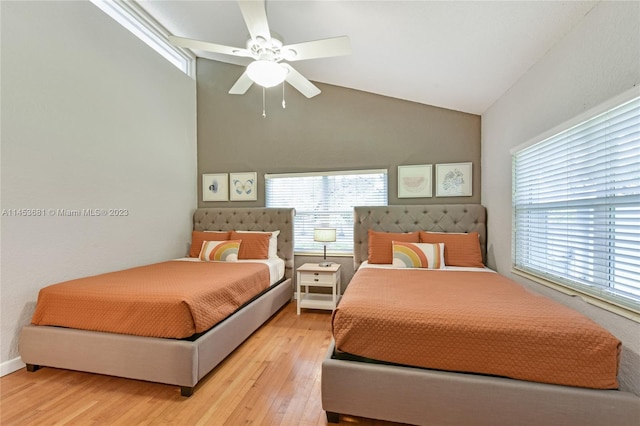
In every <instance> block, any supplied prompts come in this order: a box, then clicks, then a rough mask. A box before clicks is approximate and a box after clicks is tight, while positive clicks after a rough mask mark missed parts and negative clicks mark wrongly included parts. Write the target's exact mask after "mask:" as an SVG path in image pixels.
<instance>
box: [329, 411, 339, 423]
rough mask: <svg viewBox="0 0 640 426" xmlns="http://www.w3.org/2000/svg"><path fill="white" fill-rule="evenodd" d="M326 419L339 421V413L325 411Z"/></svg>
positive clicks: (334, 421) (331, 421)
mask: <svg viewBox="0 0 640 426" xmlns="http://www.w3.org/2000/svg"><path fill="white" fill-rule="evenodd" d="M327 421H328V422H329V423H340V413H334V412H332V411H327Z"/></svg>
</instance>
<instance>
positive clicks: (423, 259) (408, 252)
mask: <svg viewBox="0 0 640 426" xmlns="http://www.w3.org/2000/svg"><path fill="white" fill-rule="evenodd" d="M392 244H393V266H397V267H400V268H427V269H442V268H444V243H434V244H429V243H403V242H401V241H393V242H392Z"/></svg>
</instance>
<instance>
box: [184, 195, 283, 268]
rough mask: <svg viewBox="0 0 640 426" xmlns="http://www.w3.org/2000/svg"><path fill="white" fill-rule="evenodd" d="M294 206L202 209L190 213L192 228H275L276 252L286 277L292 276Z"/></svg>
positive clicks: (270, 229)
mask: <svg viewBox="0 0 640 426" xmlns="http://www.w3.org/2000/svg"><path fill="white" fill-rule="evenodd" d="M294 216H295V210H294V209H287V208H265V207H244V208H201V209H197V210H196V211H195V213H194V214H193V229H194V230H195V231H230V230H239V231H275V230H280V234H279V235H278V255H279V256H280V257H281V258H283V259H284V261H285V276H286V277H287V278H292V277H293V268H294V254H293V219H294Z"/></svg>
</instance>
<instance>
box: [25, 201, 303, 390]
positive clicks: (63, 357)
mask: <svg viewBox="0 0 640 426" xmlns="http://www.w3.org/2000/svg"><path fill="white" fill-rule="evenodd" d="M294 214H295V212H294V210H293V209H284V208H282V209H281V208H201V209H197V210H196V211H195V213H194V215H193V230H194V231H195V232H194V237H193V238H194V240H193V241H194V242H195V241H196V237H195V235H196V234H200V233H201V232H202V231H240V232H250V233H252V234H251V235H257V233H259V232H260V231H262V232H270V233H272V234H275V233H274V232H272V231H279V234H278V235H277V242H276V240H273V239H272V240H270V242H269V243H268V244H270V247H269V250H271V251H276V252H277V257H278V258H280V259H281V260H280V262H275V263H276V264H278V265H279V266H276V267H272V266H268V265H266V264H263V263H269V262H267V261H264V262H263V263H254V262H249V263H246V264H243V265H245V269H249V268H255V270H256V273H258V274H262V277H261V278H266V279H268V282H267V283H266V284H260V285H262V287H264V288H262V289H260V290H259V291H258V294H257V295H256V296H247V295H245V294H239V293H238V292H236V293H232V294H231V295H229V296H228V297H229V298H231V299H233V300H234V303H236V304H237V305H238V307H237V308H228V307H227V308H225V309H229V310H230V311H229V312H227V313H226V314H225V315H224V318H213V315H209V312H207V309H203V308H201V307H200V308H195V309H193V308H192V310H188V309H186V310H185V306H184V305H189V304H190V303H191V301H190V300H186V302H184V303H181V305H182V306H178V307H176V308H168V307H167V306H168V305H163V303H164V300H159V301H157V302H158V304H156V305H153V306H151V308H149V309H151V310H153V309H155V310H157V309H162V310H163V312H165V311H166V312H172V313H173V311H175V315H176V317H175V318H177V319H176V323H178V322H181V321H182V319H188V320H189V321H184V322H190V323H191V324H192V325H188V326H185V327H183V326H182V325H181V326H180V327H176V328H177V329H178V331H174V329H173V328H171V327H168V328H167V330H161V331H158V330H155V329H148V328H147V329H142V328H140V330H138V331H136V333H138V335H130V334H122V333H123V332H122V331H121V330H120V329H118V328H117V327H119V324H117V323H118V322H122V321H121V320H120V319H119V318H118V317H113V318H111V321H110V322H111V323H116V324H115V325H108V326H104V327H106V328H104V329H101V328H95V327H94V328H93V329H91V330H87V329H76V328H71V327H72V325H71V326H50V325H34V324H31V325H28V326H25V327H24V328H23V329H22V331H21V334H20V341H19V351H20V356H21V358H22V360H23V362H24V363H25V364H26V365H27V370H29V371H36V370H38V369H39V368H40V367H41V366H47V367H55V368H64V369H70V370H78V371H86V372H91V373H99V374H106V375H112V376H119V377H126V378H131V379H137V380H146V381H151V382H159V383H166V384H171V385H176V386H179V387H180V392H181V394H182V395H183V396H190V395H192V393H193V391H194V387H195V386H196V384H197V383H198V381H200V380H201V379H202V378H203V377H204V376H205V375H207V374H208V373H209V372H210V371H211V370H212V369H214V368H215V367H216V366H217V365H218V364H219V363H220V362H221V361H222V360H224V359H225V358H226V357H227V355H229V354H230V353H231V352H233V350H234V349H235V348H237V347H238V346H239V345H240V344H241V343H242V342H243V341H244V340H245V339H246V338H247V337H249V336H250V335H251V334H252V333H253V332H254V331H255V330H256V329H258V328H259V327H260V326H261V325H262V324H263V323H264V322H265V321H266V320H267V319H269V318H270V317H271V316H272V315H273V314H274V313H276V312H277V311H278V310H279V309H280V308H281V307H282V306H284V305H285V304H286V303H288V302H289V301H291V300H292V297H293V284H292V277H293V266H294V258H293V220H294ZM212 234H213V233H212ZM225 234H226V233H225ZM207 235H208V234H207ZM251 235H249V234H244V236H241V237H238V238H245V240H246V241H249V239H250V237H251ZM236 236H237V235H236ZM208 239H209V238H207V240H208ZM212 239H213V238H212ZM261 241H263V240H262V239H261ZM198 244H202V243H201V242H200V241H197V242H196V244H195V245H198ZM195 245H194V246H195ZM219 247H222V245H221V246H219ZM242 247H243V245H242V244H240V245H239V246H236V247H235V248H236V249H238V248H240V249H242ZM194 250H195V252H198V250H197V249H196V248H194ZM219 252H222V250H219ZM231 252H233V250H232V251H231ZM191 253H194V251H193V250H192V251H191ZM226 253H227V254H228V253H229V252H226ZM235 253H236V254H237V250H236V252H235ZM196 256H197V254H196ZM211 256H212V257H211V258H212V259H213V254H212V255H211ZM232 263H233V262H199V261H197V259H193V258H187V259H177V260H173V261H169V262H161V263H159V264H156V265H148V266H143V267H140V268H132V269H131V270H129V271H128V273H133V274H134V276H135V274H139V276H141V277H144V276H148V272H149V271H147V268H152V272H153V273H154V274H156V275H161V276H164V275H167V276H169V281H167V282H168V283H169V285H170V284H171V283H172V282H176V281H178V280H180V277H181V276H183V275H188V276H189V277H190V279H192V278H194V277H195V279H200V280H202V275H203V274H206V273H210V272H209V269H206V270H205V269H204V268H209V267H213V266H215V265H214V264H218V266H222V267H227V268H229V271H230V272H229V273H230V274H231V275H232V276H234V277H236V281H237V282H236V284H235V286H236V287H238V288H240V287H242V286H243V285H245V284H246V282H247V281H246V280H247V279H248V278H246V277H245V276H244V275H240V274H239V273H238V272H237V271H235V272H234V271H232V270H231V268H232V267H233V265H232ZM251 265H253V266H251ZM194 268H195V269H197V271H196V272H193V271H194ZM278 268H281V270H280V272H279V273H280V274H281V275H282V278H281V279H276V278H275V276H274V274H276V275H277V274H278V272H277V269H278ZM200 269H202V270H200ZM282 269H283V271H282ZM216 271H218V270H216ZM274 271H275V272H274ZM215 273H218V272H215ZM115 274H116V275H108V277H110V278H112V279H111V280H110V281H116V283H115V284H114V285H116V286H117V285H119V283H118V282H117V281H118V279H117V278H119V277H121V276H120V275H117V274H118V273H115ZM90 278H92V279H97V280H100V277H90ZM113 278H116V279H113ZM127 279H129V278H127ZM171 279H173V281H171ZM151 281H153V280H151ZM65 284H69V283H65ZM70 284H71V285H73V284H74V283H70ZM151 284H153V282H151ZM151 284H148V285H151ZM163 285H166V284H163ZM256 285H257V284H256ZM123 288H124V287H123ZM120 291H121V289H119V288H115V289H114V288H112V289H111V290H110V293H112V294H114V293H119V292H120ZM122 291H125V290H124V289H123V290H122ZM227 292H228V291H227V290H225V289H223V290H222V293H227ZM241 293H242V292H241ZM206 297H209V296H206ZM206 297H205V298H206ZM218 297H219V295H214V296H210V298H218ZM239 297H242V298H239ZM194 298H195V299H201V298H203V296H202V295H201V294H197V295H196V296H195V297H194ZM245 299H247V300H246V301H245ZM125 302H126V301H122V300H121V301H120V303H125ZM136 309H137V308H136ZM136 309H133V308H131V307H130V306H128V305H122V306H119V307H118V308H113V309H106V310H105V315H111V314H112V313H113V311H119V310H120V311H122V312H125V314H126V318H130V319H131V320H130V321H129V322H131V323H133V324H135V323H137V322H138V321H139V320H140V318H141V316H138V315H142V314H141V313H139V312H137V311H136ZM198 309H199V310H198ZM221 310H223V309H221ZM194 312H195V313H194ZM41 316H43V317H46V315H44V314H41V313H40V312H39V311H38V308H36V314H35V315H34V321H35V320H36V318H40V317H41ZM54 316H55V315H54ZM79 316H82V315H81V314H79ZM196 317H199V318H196ZM120 318H124V317H120ZM114 319H115V321H114ZM73 320H74V319H71V320H70V321H73ZM207 321H209V322H212V323H213V324H215V325H213V326H212V327H208V326H207ZM36 322H37V321H36ZM70 324H73V323H70ZM101 327H102V326H101ZM189 327H191V328H192V329H191V330H190V329H189ZM169 328H170V329H171V330H169ZM96 330H100V331H96ZM165 333H169V334H168V335H166V334H165ZM171 333H174V334H171ZM162 336H167V337H162Z"/></svg>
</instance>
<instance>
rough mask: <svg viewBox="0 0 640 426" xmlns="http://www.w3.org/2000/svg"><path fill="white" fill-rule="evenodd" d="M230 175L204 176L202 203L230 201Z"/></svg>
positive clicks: (215, 174)
mask: <svg viewBox="0 0 640 426" xmlns="http://www.w3.org/2000/svg"><path fill="white" fill-rule="evenodd" d="M228 176H229V175H228V174H227V173H214V174H206V175H205V174H203V175H202V201H228V200H229V177H228Z"/></svg>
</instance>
